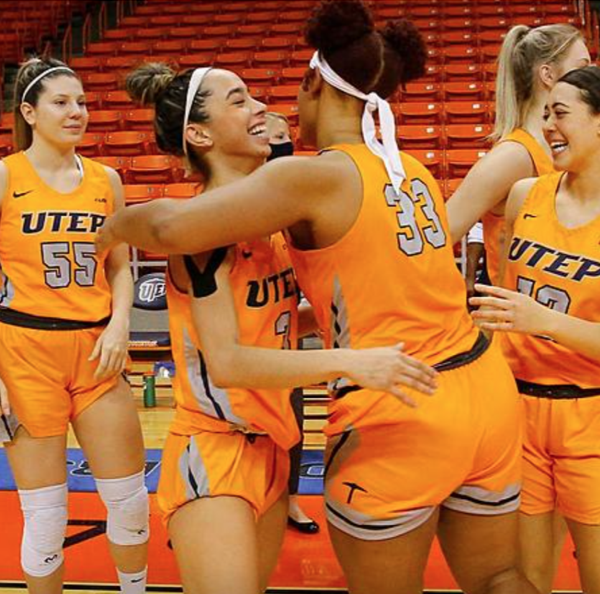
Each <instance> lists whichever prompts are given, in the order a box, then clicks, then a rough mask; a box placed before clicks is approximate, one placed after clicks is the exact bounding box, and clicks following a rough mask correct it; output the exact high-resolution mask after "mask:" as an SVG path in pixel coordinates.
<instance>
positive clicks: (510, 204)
mask: <svg viewBox="0 0 600 594" xmlns="http://www.w3.org/2000/svg"><path fill="white" fill-rule="evenodd" d="M538 180H539V178H537V177H528V178H525V179H520V180H519V181H518V182H516V183H515V184H514V185H513V187H512V188H511V190H510V193H509V195H508V200H507V202H506V218H507V219H508V221H509V223H513V222H514V221H515V219H516V218H517V215H518V214H519V211H520V210H521V207H522V206H523V203H524V202H525V199H526V198H527V196H528V195H529V192H531V189H532V188H533V186H534V185H535V184H536V183H537V181H538Z"/></svg>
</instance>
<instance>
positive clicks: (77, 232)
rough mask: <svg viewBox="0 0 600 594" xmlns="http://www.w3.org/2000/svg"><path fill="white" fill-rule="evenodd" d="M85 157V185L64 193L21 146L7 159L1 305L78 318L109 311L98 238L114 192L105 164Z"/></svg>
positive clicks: (0, 236)
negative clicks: (47, 180) (43, 176)
mask: <svg viewBox="0 0 600 594" xmlns="http://www.w3.org/2000/svg"><path fill="white" fill-rule="evenodd" d="M81 162H82V164H83V179H82V182H81V185H80V186H79V187H78V188H77V189H76V190H74V191H73V192H71V193H68V194H61V193H59V192H57V191H56V190H54V189H52V188H51V187H49V186H48V185H47V184H46V183H44V181H43V180H42V179H41V178H40V177H39V176H38V174H37V173H36V171H35V169H34V168H33V166H32V165H31V163H30V162H29V160H28V158H27V157H26V155H25V154H24V153H23V152H19V153H17V154H14V155H11V156H9V157H6V158H5V159H4V164H5V165H6V167H7V169H8V178H9V179H8V187H7V190H6V193H5V195H4V197H3V199H2V206H1V209H2V210H1V211H0V266H1V271H0V308H9V309H10V310H12V311H14V312H18V313H20V314H27V315H31V316H38V317H45V318H57V319H61V320H62V319H65V320H74V321H78V322H79V321H80V322H97V321H100V320H103V319H105V318H107V317H108V316H110V313H111V292H110V287H109V285H108V282H107V280H106V276H105V270H104V265H105V259H106V256H102V257H98V256H97V255H96V249H95V247H94V238H95V237H96V233H97V231H98V229H99V228H100V227H101V226H102V224H103V222H104V220H105V219H106V217H107V216H108V215H110V214H112V213H113V211H114V196H113V191H112V188H111V185H110V181H109V178H108V175H107V173H106V171H105V169H104V167H103V166H102V165H100V164H98V163H95V162H94V161H91V160H90V159H86V158H83V157H82V158H81Z"/></svg>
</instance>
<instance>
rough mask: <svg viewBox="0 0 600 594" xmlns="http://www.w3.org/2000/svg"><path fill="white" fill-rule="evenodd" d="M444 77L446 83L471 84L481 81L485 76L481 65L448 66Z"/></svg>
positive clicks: (445, 67)
mask: <svg viewBox="0 0 600 594" xmlns="http://www.w3.org/2000/svg"><path fill="white" fill-rule="evenodd" d="M443 77H444V80H445V82H461V81H462V82H465V81H466V82H471V81H477V80H481V79H482V77H483V75H482V70H481V66H480V65H479V64H446V65H445V66H444V71H443Z"/></svg>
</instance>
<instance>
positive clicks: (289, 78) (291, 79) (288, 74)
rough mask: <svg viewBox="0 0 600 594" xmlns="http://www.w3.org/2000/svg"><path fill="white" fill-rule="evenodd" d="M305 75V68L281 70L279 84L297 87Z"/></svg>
mask: <svg viewBox="0 0 600 594" xmlns="http://www.w3.org/2000/svg"><path fill="white" fill-rule="evenodd" d="M305 74H306V67H304V68H302V67H296V68H282V69H281V79H280V82H281V84H283V85H292V84H293V85H299V84H300V83H301V82H302V80H303V79H304V75H305Z"/></svg>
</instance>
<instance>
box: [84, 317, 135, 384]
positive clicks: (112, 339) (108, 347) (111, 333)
mask: <svg viewBox="0 0 600 594" xmlns="http://www.w3.org/2000/svg"><path fill="white" fill-rule="evenodd" d="M128 341H129V326H128V324H123V323H122V322H121V321H119V320H116V319H113V320H111V321H110V322H109V324H108V326H107V327H106V328H105V329H104V332H102V334H101V335H100V336H99V337H98V340H97V341H96V344H95V346H94V350H93V352H92V354H91V355H90V358H89V360H90V361H95V360H96V359H99V362H98V368H97V369H96V372H95V373H94V377H95V378H96V379H98V380H103V379H107V378H109V377H111V376H113V375H116V374H117V373H121V372H122V371H123V370H124V369H125V365H126V364H127V344H128Z"/></svg>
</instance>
